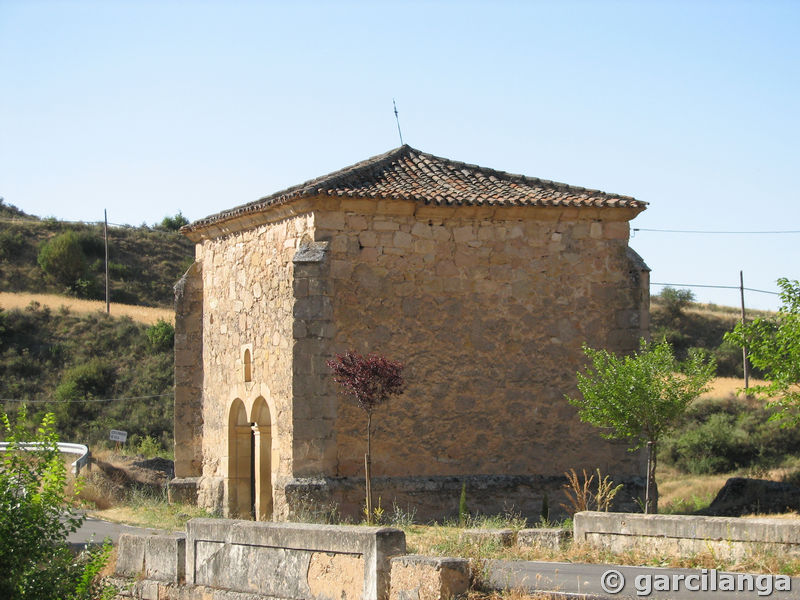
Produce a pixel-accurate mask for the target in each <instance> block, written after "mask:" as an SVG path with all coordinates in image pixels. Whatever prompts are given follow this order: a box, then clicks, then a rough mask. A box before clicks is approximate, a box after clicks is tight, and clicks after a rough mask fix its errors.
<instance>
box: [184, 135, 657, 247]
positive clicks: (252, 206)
mask: <svg viewBox="0 0 800 600" xmlns="http://www.w3.org/2000/svg"><path fill="white" fill-rule="evenodd" d="M319 196H333V197H337V196H338V197H350V198H367V199H376V200H378V199H391V200H408V201H413V202H419V203H422V204H425V205H432V206H553V207H559V206H560V207H566V206H573V207H594V208H598V207H600V208H627V209H635V211H636V212H639V211H641V210H644V209H645V208H646V206H647V203H646V202H643V201H641V200H637V199H636V198H633V197H631V196H621V195H616V194H608V193H606V192H602V191H599V190H592V189H587V188H583V187H577V186H571V185H567V184H565V183H558V182H555V181H548V180H546V179H538V178H535V177H527V176H525V175H516V174H513V173H506V172H505V171H497V170H495V169H489V168H486V167H480V166H478V165H471V164H467V163H463V162H458V161H453V160H449V159H446V158H441V157H438V156H434V155H432V154H427V153H425V152H421V151H419V150H416V149H414V148H412V147H411V146H408V145H403V146H400V147H399V148H395V149H394V150H391V151H389V152H386V153H384V154H380V155H378V156H373V157H372V158H369V159H367V160H364V161H361V162H359V163H356V164H354V165H351V166H349V167H345V168H344V169H340V170H338V171H334V172H333V173H329V174H327V175H323V176H322V177H317V178H315V179H311V180H309V181H306V182H305V183H301V184H299V185H295V186H292V187H290V188H287V189H285V190H282V191H279V192H276V193H274V194H271V195H269V196H265V197H263V198H260V199H259V200H256V201H254V202H250V203H248V204H243V205H241V206H237V207H234V208H231V209H228V210H225V211H222V212H219V213H216V214H214V215H211V216H208V217H206V218H204V219H200V220H198V221H195V222H194V223H191V224H189V225H186V226H185V227H183V228H182V229H181V231H182V232H183V233H185V234H190V233H192V232H199V231H202V230H203V229H206V228H208V227H213V226H215V225H217V224H221V223H222V222H224V221H229V220H232V219H237V218H239V217H243V216H247V215H250V214H253V213H258V212H262V211H265V210H267V209H269V208H271V207H274V206H278V205H282V204H287V203H290V202H293V201H295V200H298V199H301V198H312V197H319Z"/></svg>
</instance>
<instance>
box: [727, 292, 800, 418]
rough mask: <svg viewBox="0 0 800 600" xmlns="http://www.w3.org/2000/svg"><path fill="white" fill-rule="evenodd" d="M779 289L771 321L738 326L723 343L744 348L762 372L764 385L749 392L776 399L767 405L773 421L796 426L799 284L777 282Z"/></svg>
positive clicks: (799, 375) (799, 374) (799, 367)
mask: <svg viewBox="0 0 800 600" xmlns="http://www.w3.org/2000/svg"><path fill="white" fill-rule="evenodd" d="M778 286H780V288H781V303H782V304H781V307H780V309H779V310H778V314H777V315H776V316H775V317H774V318H758V319H754V320H752V321H750V322H749V323H745V324H741V323H738V324H737V325H736V327H735V328H734V330H733V331H732V332H730V333H727V334H725V339H726V340H728V341H730V342H733V343H734V344H737V345H738V346H740V347H742V346H746V347H747V356H748V358H749V359H750V362H751V363H752V364H753V365H755V366H756V367H758V368H759V369H761V370H762V371H763V372H764V377H765V379H767V381H769V383H768V384H767V385H762V386H755V387H752V388H750V390H751V391H752V392H754V393H756V394H760V395H762V396H764V397H766V398H770V399H771V398H776V397H777V399H776V400H773V401H771V402H770V404H771V405H772V406H774V407H776V408H778V409H779V411H778V412H776V413H775V415H774V418H780V419H786V421H785V422H786V424H794V425H797V424H798V423H800V415H798V413H797V407H798V406H799V405H800V387H798V384H799V383H800V282H798V281H797V280H794V281H790V280H789V279H786V278H781V279H779V280H778Z"/></svg>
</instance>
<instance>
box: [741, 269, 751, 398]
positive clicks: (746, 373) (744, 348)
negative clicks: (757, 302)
mask: <svg viewBox="0 0 800 600" xmlns="http://www.w3.org/2000/svg"><path fill="white" fill-rule="evenodd" d="M739 295H740V296H741V298H742V327H744V320H745V312H744V275H743V273H742V271H739ZM744 341H745V343H744V344H743V345H742V370H743V371H744V389H745V391H747V389H748V388H749V387H750V372H749V370H748V368H747V340H744Z"/></svg>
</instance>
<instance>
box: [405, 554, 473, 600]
mask: <svg viewBox="0 0 800 600" xmlns="http://www.w3.org/2000/svg"><path fill="white" fill-rule="evenodd" d="M469 580H470V568H469V561H468V560H467V559H465V558H447V557H434V556H420V555H416V554H409V555H406V556H398V557H396V558H393V559H392V585H391V591H390V594H389V600H448V599H450V598H455V597H457V596H460V595H461V594H465V593H466V592H467V591H469Z"/></svg>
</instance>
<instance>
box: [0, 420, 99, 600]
mask: <svg viewBox="0 0 800 600" xmlns="http://www.w3.org/2000/svg"><path fill="white" fill-rule="evenodd" d="M0 420H2V425H3V430H4V431H3V434H4V437H5V439H6V441H8V442H10V443H11V446H10V447H9V449H7V450H5V451H3V452H0V540H2V543H0V573H2V577H0V598H9V599H14V600H28V599H30V600H56V599H59V600H60V599H69V600H95V599H97V598H101V597H102V598H110V597H111V596H112V595H113V593H114V591H115V590H112V589H109V588H105V587H103V586H102V585H101V584H100V583H99V581H98V574H99V573H100V571H101V570H102V568H103V566H104V564H105V562H106V561H107V559H108V555H109V553H110V550H111V546H110V544H107V545H106V546H104V547H103V548H102V549H99V550H92V551H89V552H86V553H83V554H81V555H79V556H78V557H77V558H76V557H75V556H73V554H72V552H71V551H70V549H69V546H68V544H67V536H68V535H69V534H70V533H72V532H74V531H76V530H77V529H78V527H80V525H81V523H82V522H83V517H82V516H81V514H80V513H79V512H77V511H76V506H75V500H76V499H75V498H73V497H70V496H69V495H68V494H67V493H66V492H65V489H66V480H67V475H66V468H65V466H64V461H63V460H62V458H61V454H60V453H59V451H58V447H57V443H58V437H57V435H56V433H55V427H54V425H55V421H54V417H53V415H52V414H48V415H45V417H44V419H43V420H42V423H41V426H40V427H39V428H38V429H37V433H36V434H35V435H29V434H28V432H27V431H26V429H25V428H24V426H23V423H24V422H25V420H26V412H25V410H24V409H23V410H22V411H20V415H19V417H18V419H17V423H16V424H13V425H12V423H11V421H10V419H9V418H8V416H7V415H6V414H5V413H0ZM27 442H37V443H38V444H40V448H41V449H40V450H38V451H36V452H21V451H19V450H18V449H17V445H18V444H22V443H27Z"/></svg>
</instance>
